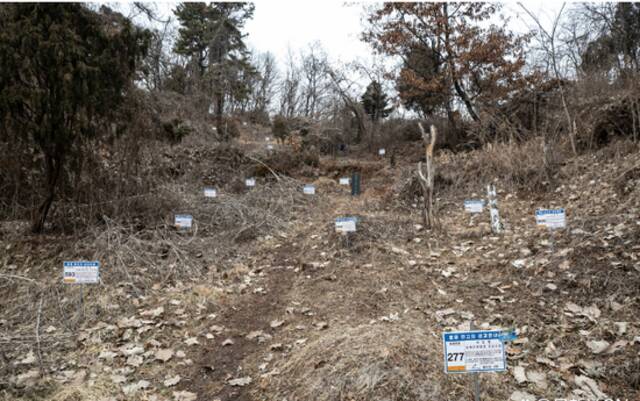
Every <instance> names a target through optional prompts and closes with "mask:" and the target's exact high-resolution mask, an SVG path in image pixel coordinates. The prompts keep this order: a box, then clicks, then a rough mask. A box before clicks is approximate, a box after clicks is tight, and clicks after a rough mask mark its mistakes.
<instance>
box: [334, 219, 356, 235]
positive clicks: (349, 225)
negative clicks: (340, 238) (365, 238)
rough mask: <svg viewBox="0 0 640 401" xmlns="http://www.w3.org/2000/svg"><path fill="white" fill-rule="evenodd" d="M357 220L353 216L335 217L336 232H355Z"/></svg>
mask: <svg viewBox="0 0 640 401" xmlns="http://www.w3.org/2000/svg"><path fill="white" fill-rule="evenodd" d="M357 221H358V219H357V218H355V217H338V218H337V219H336V232H339V233H340V232H341V233H351V232H355V231H356V222H357Z"/></svg>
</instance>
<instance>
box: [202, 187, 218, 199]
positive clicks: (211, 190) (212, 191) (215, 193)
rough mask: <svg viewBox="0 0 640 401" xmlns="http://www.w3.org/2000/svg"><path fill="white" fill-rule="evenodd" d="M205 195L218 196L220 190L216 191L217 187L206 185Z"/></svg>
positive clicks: (206, 196)
mask: <svg viewBox="0 0 640 401" xmlns="http://www.w3.org/2000/svg"><path fill="white" fill-rule="evenodd" d="M204 196H205V198H215V197H216V196H218V191H216V189H215V188H210V187H205V188H204Z"/></svg>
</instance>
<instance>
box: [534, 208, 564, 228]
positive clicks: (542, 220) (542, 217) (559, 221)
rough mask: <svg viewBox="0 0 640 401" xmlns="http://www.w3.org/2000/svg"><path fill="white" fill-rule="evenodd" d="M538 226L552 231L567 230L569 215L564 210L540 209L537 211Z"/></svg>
mask: <svg viewBox="0 0 640 401" xmlns="http://www.w3.org/2000/svg"><path fill="white" fill-rule="evenodd" d="M536 224H537V225H539V226H545V227H547V228H549V229H551V230H554V229H557V228H565V227H566V226H567V215H566V213H565V211H564V209H538V210H536Z"/></svg>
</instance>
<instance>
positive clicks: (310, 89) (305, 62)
mask: <svg viewBox="0 0 640 401" xmlns="http://www.w3.org/2000/svg"><path fill="white" fill-rule="evenodd" d="M301 61H302V65H301V70H302V78H303V82H302V88H301V90H302V115H304V116H305V117H310V118H316V117H317V113H318V111H319V110H318V108H319V107H320V102H321V100H322V96H323V95H324V94H325V93H326V89H327V88H326V86H327V82H326V76H327V75H326V73H325V66H326V64H327V56H326V54H325V53H324V51H323V50H322V48H321V46H320V44H319V43H314V44H311V45H309V50H308V52H307V53H306V54H304V53H303V54H301Z"/></svg>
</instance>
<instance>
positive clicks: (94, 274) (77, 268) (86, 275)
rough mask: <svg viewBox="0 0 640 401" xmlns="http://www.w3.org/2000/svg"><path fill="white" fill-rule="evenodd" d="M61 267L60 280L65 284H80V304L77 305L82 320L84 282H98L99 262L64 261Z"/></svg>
mask: <svg viewBox="0 0 640 401" xmlns="http://www.w3.org/2000/svg"><path fill="white" fill-rule="evenodd" d="M62 267H63V274H62V281H63V282H64V283H65V284H79V285H80V304H79V305H78V313H79V314H80V316H81V317H82V320H84V315H85V313H84V312H85V309H84V284H99V283H100V262H98V261H93V262H85V261H73V262H64V263H63V264H62Z"/></svg>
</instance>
